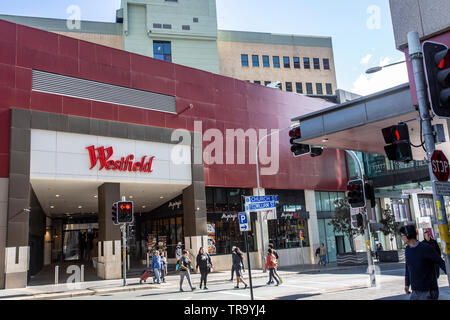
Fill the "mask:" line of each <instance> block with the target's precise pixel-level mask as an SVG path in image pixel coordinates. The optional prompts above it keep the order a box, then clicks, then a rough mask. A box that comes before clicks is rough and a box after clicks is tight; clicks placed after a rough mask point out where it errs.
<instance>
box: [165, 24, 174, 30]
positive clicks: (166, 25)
mask: <svg viewBox="0 0 450 320" xmlns="http://www.w3.org/2000/svg"><path fill="white" fill-rule="evenodd" d="M163 29H172V25H171V24H163Z"/></svg>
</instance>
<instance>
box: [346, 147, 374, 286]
mask: <svg viewBox="0 0 450 320" xmlns="http://www.w3.org/2000/svg"><path fill="white" fill-rule="evenodd" d="M345 151H346V152H347V153H348V154H349V155H350V156H351V157H352V158H353V160H354V161H355V163H356V164H357V168H358V177H359V178H360V179H363V176H362V166H361V162H360V161H359V158H358V157H357V156H356V153H355V152H354V151H351V150H345ZM363 222H364V236H365V238H366V252H367V264H368V266H369V277H370V286H371V287H375V286H376V279H375V268H374V265H373V259H372V250H371V246H370V233H369V226H370V225H369V219H368V216H367V210H366V208H364V214H363Z"/></svg>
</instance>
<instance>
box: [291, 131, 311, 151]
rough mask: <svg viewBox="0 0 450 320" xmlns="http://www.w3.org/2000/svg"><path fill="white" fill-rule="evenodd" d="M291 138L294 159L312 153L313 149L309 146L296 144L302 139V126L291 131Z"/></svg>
mask: <svg viewBox="0 0 450 320" xmlns="http://www.w3.org/2000/svg"><path fill="white" fill-rule="evenodd" d="M289 137H290V140H289V141H290V143H291V152H292V153H293V154H294V157H298V156H301V155H303V154H307V153H310V152H311V148H310V146H309V145H308V144H301V143H295V140H297V139H300V138H301V137H302V134H301V131H300V126H298V127H295V128H292V129H291V130H289Z"/></svg>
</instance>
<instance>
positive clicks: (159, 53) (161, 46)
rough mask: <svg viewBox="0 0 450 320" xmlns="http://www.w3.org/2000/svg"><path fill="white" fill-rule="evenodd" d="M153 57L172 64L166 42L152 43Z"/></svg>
mask: <svg viewBox="0 0 450 320" xmlns="http://www.w3.org/2000/svg"><path fill="white" fill-rule="evenodd" d="M153 57H154V58H155V59H159V60H163V61H168V62H172V50H171V46H170V42H168V41H153Z"/></svg>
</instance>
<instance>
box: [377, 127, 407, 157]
mask: <svg viewBox="0 0 450 320" xmlns="http://www.w3.org/2000/svg"><path fill="white" fill-rule="evenodd" d="M381 132H382V134H383V138H384V141H385V142H386V143H387V144H388V145H386V146H385V147H384V151H386V156H387V157H388V159H389V160H393V161H403V162H409V161H411V160H412V158H413V157H412V151H411V143H410V140H409V131H408V125H407V124H406V123H404V122H399V123H398V124H396V125H393V126H390V127H387V128H383V129H382V130H381Z"/></svg>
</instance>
